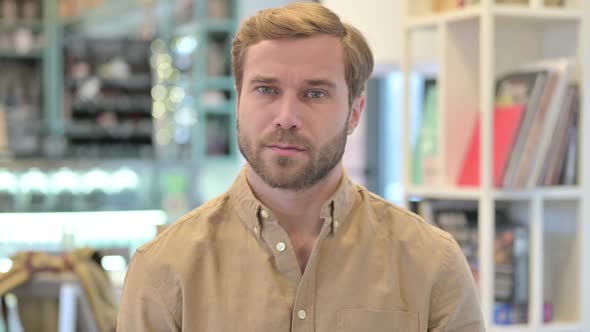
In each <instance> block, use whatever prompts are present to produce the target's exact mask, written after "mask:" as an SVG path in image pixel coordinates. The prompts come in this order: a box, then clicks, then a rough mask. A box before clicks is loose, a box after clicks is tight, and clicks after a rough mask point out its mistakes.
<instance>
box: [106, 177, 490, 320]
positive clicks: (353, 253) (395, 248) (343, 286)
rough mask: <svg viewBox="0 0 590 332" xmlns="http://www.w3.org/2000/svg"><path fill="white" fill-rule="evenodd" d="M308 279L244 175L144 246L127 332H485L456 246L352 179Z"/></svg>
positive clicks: (128, 289)
mask: <svg viewBox="0 0 590 332" xmlns="http://www.w3.org/2000/svg"><path fill="white" fill-rule="evenodd" d="M321 217H322V219H323V220H324V224H323V227H322V229H321V232H320V235H319V237H318V240H317V242H316V245H315V247H314V249H313V251H312V253H311V256H310V258H309V261H308V263H307V267H306V268H305V272H304V273H303V274H302V273H301V269H300V267H299V264H298V262H297V258H296V256H295V253H294V251H293V248H292V246H291V244H290V241H289V237H288V235H287V233H286V232H285V231H284V230H283V228H282V227H281V226H280V225H279V223H278V222H277V220H276V218H275V217H274V216H273V214H272V212H271V211H270V210H268V209H267V208H266V207H265V206H263V205H262V204H261V203H260V201H258V200H257V199H256V197H255V196H254V194H253V193H252V190H251V189H250V187H249V185H248V183H247V180H246V174H245V171H243V172H242V173H241V174H240V176H239V177H238V178H237V179H236V181H235V183H234V184H233V186H232V187H231V189H230V190H229V191H228V192H226V193H225V194H223V195H222V196H220V197H218V198H216V199H214V200H212V201H210V202H208V203H206V204H204V205H203V206H201V207H199V208H198V209H196V210H194V211H192V212H190V213H189V214H188V215H186V216H185V217H183V218H181V219H180V220H179V221H177V222H176V223H174V224H173V225H171V226H170V227H169V229H167V230H166V231H165V232H164V233H162V234H161V235H160V236H158V237H157V238H156V239H155V240H153V241H151V242H150V243H148V244H146V245H144V246H143V247H141V248H140V249H139V250H138V251H137V253H136V254H135V256H134V257H133V260H132V262H131V264H130V267H129V270H128V273H127V277H126V280H125V286H124V289H123V298H122V302H121V307H120V311H119V320H118V329H117V330H118V331H119V332H127V331H128V332H140V331H198V332H205V331H208V332H222V331H228V332H242V331H252V332H289V331H292V332H312V331H317V332H328V331H330V332H331V331H334V332H337V331H341V332H385V331H388V332H391V331H397V332H414V331H416V332H417V331H432V332H435V331H436V332H442V331H457V332H459V331H461V332H471V331H483V329H484V328H483V322H482V317H481V311H480V307H479V303H478V299H477V294H476V289H475V286H474V282H473V278H472V275H471V273H470V270H469V267H468V265H467V262H466V260H465V257H464V256H463V254H462V252H461V250H460V248H459V247H458V245H457V244H456V242H455V241H454V240H453V239H452V237H451V236H450V235H448V234H447V233H445V232H443V231H441V230H439V229H437V228H435V227H433V226H430V225H428V224H427V223H425V222H424V221H423V220H422V219H420V217H418V216H416V215H414V214H412V213H410V212H408V211H406V210H404V209H401V208H399V207H397V206H395V205H392V204H390V203H388V202H386V201H385V200H383V199H381V198H379V197H378V196H376V195H374V194H372V193H370V192H368V191H367V190H366V189H364V188H362V187H360V186H358V185H356V184H353V183H352V182H351V181H350V180H349V179H348V178H347V177H346V176H344V178H343V180H342V182H341V184H340V186H339V188H338V190H337V191H336V193H334V195H333V196H332V197H331V198H330V199H329V200H328V201H327V202H326V203H325V204H324V205H323V207H322V210H321Z"/></svg>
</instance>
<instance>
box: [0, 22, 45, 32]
mask: <svg viewBox="0 0 590 332" xmlns="http://www.w3.org/2000/svg"><path fill="white" fill-rule="evenodd" d="M21 28H22V29H30V30H33V31H41V30H42V29H43V22H42V21H41V20H18V21H15V22H14V23H6V21H3V20H0V31H13V30H16V29H21Z"/></svg>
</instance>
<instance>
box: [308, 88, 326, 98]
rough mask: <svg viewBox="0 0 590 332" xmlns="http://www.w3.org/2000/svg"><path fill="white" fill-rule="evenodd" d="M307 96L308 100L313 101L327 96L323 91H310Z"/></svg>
mask: <svg viewBox="0 0 590 332" xmlns="http://www.w3.org/2000/svg"><path fill="white" fill-rule="evenodd" d="M305 96H306V97H307V98H311V99H319V98H323V97H325V96H326V94H325V93H323V92H322V91H315V90H312V91H308V92H307V93H306V94H305Z"/></svg>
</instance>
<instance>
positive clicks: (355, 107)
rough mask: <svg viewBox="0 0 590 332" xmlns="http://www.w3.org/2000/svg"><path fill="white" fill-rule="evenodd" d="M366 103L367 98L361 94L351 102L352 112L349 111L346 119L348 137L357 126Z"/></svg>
mask: <svg viewBox="0 0 590 332" xmlns="http://www.w3.org/2000/svg"><path fill="white" fill-rule="evenodd" d="M366 101H367V97H366V95H365V94H364V93H362V94H361V95H360V96H358V97H356V98H355V99H354V101H353V102H352V110H351V111H350V117H349V119H348V135H351V134H352V133H353V132H354V130H355V128H356V126H358V123H359V121H360V119H361V115H362V114H363V111H364V110H365V103H366Z"/></svg>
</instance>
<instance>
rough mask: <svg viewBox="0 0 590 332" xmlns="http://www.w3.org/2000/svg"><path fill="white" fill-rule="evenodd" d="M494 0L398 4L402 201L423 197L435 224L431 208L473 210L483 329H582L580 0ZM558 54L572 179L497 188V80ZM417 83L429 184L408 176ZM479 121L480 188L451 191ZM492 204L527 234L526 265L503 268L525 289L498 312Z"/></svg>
mask: <svg viewBox="0 0 590 332" xmlns="http://www.w3.org/2000/svg"><path fill="white" fill-rule="evenodd" d="M473 2H476V3H475V4H471V3H473ZM500 2H506V1H494V0H480V1H465V3H466V4H465V5H464V6H463V7H461V8H453V9H450V10H447V11H443V12H435V11H434V10H433V9H432V8H433V6H432V1H431V0H417V1H416V0H413V1H409V0H408V1H403V2H402V4H403V5H402V13H403V14H402V20H401V21H402V26H403V36H402V42H403V54H402V70H403V73H404V98H403V110H404V125H403V127H404V134H403V137H404V144H403V146H404V166H405V167H404V184H405V188H406V202H407V203H408V204H409V205H410V206H412V205H413V204H414V203H415V202H424V203H425V204H426V206H428V209H423V210H420V209H419V211H427V212H428V214H427V215H428V216H431V217H432V218H433V219H436V210H437V209H439V210H440V209H443V210H449V209H451V210H452V209H455V210H466V209H468V210H474V211H476V212H477V225H476V230H477V240H476V241H477V244H478V246H477V247H478V250H477V255H476V257H477V262H476V263H475V265H476V269H477V271H478V278H477V279H478V286H479V290H480V297H481V303H482V310H483V313H484V317H485V321H486V326H487V330H488V331H498V332H500V331H502V332H503V331H522V332H525V331H529V332H532V331H546V332H556V331H571V332H582V331H590V283H588V281H587V280H590V257H589V256H590V243H589V241H588V236H590V224H589V223H588V220H590V208H589V201H590V185H589V181H590V172H587V171H585V170H586V169H587V168H588V167H589V166H590V164H589V162H590V157H589V156H590V149H589V145H587V144H583V142H589V141H590V117H588V116H585V114H584V112H585V111H586V110H590V84H588V83H587V82H589V81H590V66H588V63H587V59H590V1H587V0H569V1H568V0H566V1H562V5H561V6H553V5H549V3H550V2H551V1H542V0H529V1H528V2H526V1H519V2H521V3H520V4H509V3H500ZM522 2H526V3H522ZM564 57H568V58H574V59H576V61H577V65H578V66H577V67H576V69H575V70H574V74H573V76H574V78H575V80H576V81H577V83H578V84H579V91H580V100H579V105H580V106H579V110H580V111H579V112H580V119H579V121H578V124H577V125H578V128H579V130H578V133H577V141H578V143H577V148H578V159H577V184H574V185H571V184H570V185H552V186H531V185H528V186H524V187H502V186H500V187H498V186H495V185H494V174H493V172H494V169H493V161H494V146H493V145H494V130H495V129H494V128H495V127H494V123H493V121H494V118H495V116H494V114H495V107H496V81H497V80H498V79H499V78H500V77H501V75H503V74H506V73H508V72H511V71H514V70H517V69H519V68H522V67H523V66H525V65H528V64H531V63H537V62H539V61H541V60H546V59H557V58H564ZM416 78H418V79H422V80H426V79H435V80H436V87H435V89H436V91H437V94H438V103H437V107H436V128H435V132H434V135H435V137H436V144H437V146H438V149H437V151H438V153H436V155H435V157H436V158H434V159H433V160H430V161H429V162H430V164H429V167H431V169H430V171H432V172H431V173H429V177H428V181H423V182H422V183H415V181H414V180H415V178H414V177H413V173H412V172H413V170H412V169H413V167H415V165H414V164H413V153H414V149H415V146H416V144H418V143H417V142H418V137H419V136H420V133H419V131H420V125H419V122H420V121H421V115H420V114H421V112H422V105H420V102H419V101H417V98H416V97H415V95H416V91H415V90H416V84H414V82H415V80H416ZM418 99H419V98H418ZM478 118H480V119H481V128H480V131H479V133H480V136H479V138H480V140H479V148H478V155H479V158H480V160H481V162H480V163H479V165H478V170H479V175H480V177H479V183H480V184H479V186H459V185H457V179H458V177H459V175H460V173H461V168H462V164H463V160H464V156H465V153H466V150H467V149H468V145H469V143H470V141H471V136H470V135H471V133H472V128H473V127H474V124H475V123H476V121H477V119H478ZM580 142H582V143H580ZM435 151H436V149H435ZM441 207H442V208H441ZM498 211H501V212H503V213H505V214H506V216H507V218H508V220H510V221H509V225H510V227H513V226H515V225H517V226H518V227H520V229H522V230H523V232H524V233H523V234H524V238H526V240H523V241H522V242H519V243H520V245H521V246H523V245H524V246H525V247H524V248H520V250H521V252H522V253H525V254H526V255H524V256H525V257H526V258H525V259H526V261H520V262H521V265H523V264H524V265H523V266H524V267H525V270H526V272H525V273H524V274H520V275H518V274H517V273H516V272H513V273H514V277H512V278H513V280H516V278H517V277H518V276H520V277H522V276H524V278H525V279H524V282H525V283H524V284H525V285H526V286H525V287H520V289H521V290H522V289H523V288H524V289H525V290H526V292H525V296H526V300H525V301H522V302H520V303H519V305H521V307H520V309H519V310H520V312H517V310H516V309H517V307H516V305H515V304H514V303H510V305H509V309H506V308H505V307H502V306H503V305H505V303H502V301H501V300H499V299H498V298H499V296H498V290H499V289H500V286H498V285H500V284H501V283H499V278H500V277H499V276H500V274H501V273H502V269H501V267H500V265H499V263H498V253H499V251H498V250H499V249H498V246H499V245H498V243H499V242H498V241H499V236H501V234H502V231H501V223H502V222H503V221H502V220H500V219H501V218H500V217H499V215H498ZM431 221H434V220H431ZM513 241H516V240H513ZM514 243H516V242H514ZM523 250H524V251H523ZM514 255H516V254H514ZM514 257H515V256H514ZM514 259H515V260H516V258H514ZM522 262H524V263H522ZM513 266H516V263H513ZM515 269H516V268H515ZM517 281H518V280H517ZM522 281H523V280H520V281H519V282H522ZM515 282H516V281H515ZM514 289H515V288H514ZM513 304H514V305H513ZM503 310H504V311H503ZM519 315H520V316H521V317H520V319H512V320H506V319H505V318H506V316H509V317H512V316H519Z"/></svg>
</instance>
